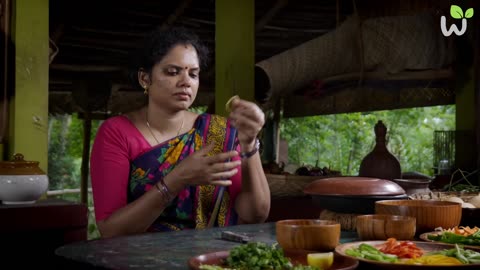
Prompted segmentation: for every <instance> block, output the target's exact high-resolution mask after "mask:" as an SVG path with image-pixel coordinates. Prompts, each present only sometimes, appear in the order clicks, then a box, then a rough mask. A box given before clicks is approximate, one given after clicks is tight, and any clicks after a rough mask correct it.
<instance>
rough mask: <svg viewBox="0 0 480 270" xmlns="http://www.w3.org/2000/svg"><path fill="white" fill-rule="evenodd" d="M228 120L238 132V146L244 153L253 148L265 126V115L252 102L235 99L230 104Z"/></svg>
mask: <svg viewBox="0 0 480 270" xmlns="http://www.w3.org/2000/svg"><path fill="white" fill-rule="evenodd" d="M231 109H232V111H231V112H230V115H229V117H230V119H231V120H232V126H233V127H235V128H236V129H237V131H238V134H237V136H238V140H239V141H240V146H241V148H242V149H245V150H246V151H251V149H253V148H254V144H255V138H257V136H258V133H259V132H260V130H262V127H263V125H264V124H265V114H264V113H263V111H262V110H261V109H260V108H259V107H258V106H257V105H256V104H255V103H253V102H250V101H246V100H243V99H240V98H236V99H234V100H233V101H232V104H231Z"/></svg>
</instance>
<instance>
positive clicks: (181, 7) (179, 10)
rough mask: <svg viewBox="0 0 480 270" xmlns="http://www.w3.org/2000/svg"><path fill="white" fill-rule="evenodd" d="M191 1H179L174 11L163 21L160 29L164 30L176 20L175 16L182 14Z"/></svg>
mask: <svg viewBox="0 0 480 270" xmlns="http://www.w3.org/2000/svg"><path fill="white" fill-rule="evenodd" d="M191 2H192V0H183V1H182V3H180V4H179V5H178V7H177V8H176V9H175V11H173V13H172V14H170V16H168V18H167V19H166V20H165V22H163V24H162V25H161V26H160V29H161V30H165V29H167V28H168V27H170V26H171V25H172V24H173V23H174V22H175V21H176V20H177V18H178V17H179V16H180V15H182V14H183V12H184V11H185V9H186V8H187V7H188V6H189V5H190V3H191Z"/></svg>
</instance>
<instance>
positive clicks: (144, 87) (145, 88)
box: [143, 85, 148, 96]
mask: <svg viewBox="0 0 480 270" xmlns="http://www.w3.org/2000/svg"><path fill="white" fill-rule="evenodd" d="M143 89H144V90H143V94H144V95H145V96H146V95H148V87H147V86H146V85H144V86H143Z"/></svg>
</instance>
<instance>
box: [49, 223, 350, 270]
mask: <svg viewBox="0 0 480 270" xmlns="http://www.w3.org/2000/svg"><path fill="white" fill-rule="evenodd" d="M222 231H233V232H237V233H246V234H248V235H250V236H252V237H253V241H260V242H264V243H268V244H273V243H275V242H276V238H275V223H273V222H271V223H263V224H251V225H238V226H231V227H227V228H211V229H206V230H197V231H194V230H185V231H179V232H166V233H146V234H139V235H133V236H125V237H117V238H110V239H101V240H94V241H85V242H79V243H73V244H69V245H65V246H63V247H60V248H59V249H57V250H56V254H57V255H58V256H60V257H62V258H64V259H65V263H66V264H65V266H64V267H65V269H77V268H78V269H87V268H102V269H155V270H158V269H188V264H187V262H188V260H189V259H190V258H192V257H194V256H197V255H201V254H205V253H210V252H215V251H221V250H230V249H231V248H232V247H234V246H236V245H239V243H236V242H230V241H225V240H221V239H220V235H221V232H222ZM356 239H357V238H356V233H353V232H342V236H341V240H340V242H342V243H344V242H351V241H354V240H356ZM74 266H77V268H75V267H74Z"/></svg>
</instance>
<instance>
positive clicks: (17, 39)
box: [7, 0, 49, 172]
mask: <svg viewBox="0 0 480 270" xmlns="http://www.w3.org/2000/svg"><path fill="white" fill-rule="evenodd" d="M48 2H49V1H48V0H22V1H13V7H12V8H13V13H12V15H13V16H12V18H13V21H12V29H11V30H12V37H13V42H14V47H15V63H14V64H15V71H14V73H15V75H14V76H15V79H14V83H15V86H14V92H13V97H12V99H11V100H10V102H9V136H8V138H9V139H8V150H7V151H8V153H9V156H10V157H11V156H12V155H13V154H14V153H22V154H23V155H24V156H25V159H26V160H34V161H39V162H40V168H41V169H42V170H44V171H45V172H47V169H48V66H49V63H48V57H49V47H48V44H49V38H48V35H49V29H48Z"/></svg>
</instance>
